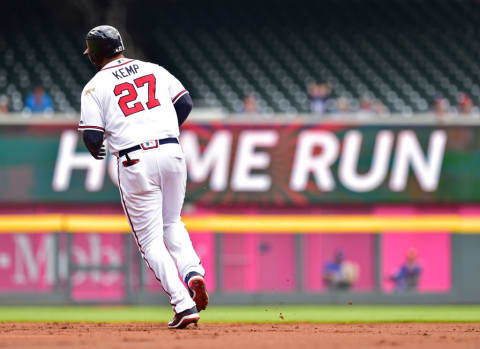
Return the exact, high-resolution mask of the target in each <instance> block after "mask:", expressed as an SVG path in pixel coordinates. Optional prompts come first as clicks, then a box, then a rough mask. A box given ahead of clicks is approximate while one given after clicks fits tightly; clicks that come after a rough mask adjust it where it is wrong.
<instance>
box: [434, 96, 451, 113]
mask: <svg viewBox="0 0 480 349" xmlns="http://www.w3.org/2000/svg"><path fill="white" fill-rule="evenodd" d="M449 112H450V103H449V102H448V99H446V98H444V97H442V96H438V97H437V98H435V101H434V103H433V113H434V114H435V116H436V117H438V118H442V117H444V116H445V115H446V114H448V113H449Z"/></svg>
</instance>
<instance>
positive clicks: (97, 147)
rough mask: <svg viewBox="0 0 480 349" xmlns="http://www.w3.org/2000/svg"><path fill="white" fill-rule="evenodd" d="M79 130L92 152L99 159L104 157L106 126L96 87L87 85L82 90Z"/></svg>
mask: <svg viewBox="0 0 480 349" xmlns="http://www.w3.org/2000/svg"><path fill="white" fill-rule="evenodd" d="M78 130H79V131H81V132H83V142H84V143H85V146H86V147H87V149H88V151H89V152H90V154H91V155H92V156H93V157H94V158H95V159H97V160H102V159H104V158H105V147H104V145H103V139H104V132H105V126H104V121H103V118H102V108H101V107H100V102H99V101H98V99H97V96H96V91H95V88H93V87H91V86H87V87H85V89H84V90H83V92H82V98H81V113H80V123H79V125H78Z"/></svg>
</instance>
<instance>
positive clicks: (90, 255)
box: [71, 234, 125, 301]
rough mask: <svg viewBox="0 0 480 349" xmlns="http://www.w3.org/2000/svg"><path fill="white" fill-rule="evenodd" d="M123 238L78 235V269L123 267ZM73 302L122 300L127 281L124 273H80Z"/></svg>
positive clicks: (74, 252)
mask: <svg viewBox="0 0 480 349" xmlns="http://www.w3.org/2000/svg"><path fill="white" fill-rule="evenodd" d="M124 241H125V236H124V235H123V234H77V235H74V236H73V246H72V259H73V262H74V264H75V265H77V266H97V265H101V266H117V267H118V266H121V265H122V264H124V263H125V251H124ZM71 296H72V298H73V299H74V300H77V301H78V300H109V301H114V300H121V299H123V298H124V297H125V277H124V275H123V273H122V272H121V271H97V270H94V271H77V272H75V274H74V276H73V278H72V295H71Z"/></svg>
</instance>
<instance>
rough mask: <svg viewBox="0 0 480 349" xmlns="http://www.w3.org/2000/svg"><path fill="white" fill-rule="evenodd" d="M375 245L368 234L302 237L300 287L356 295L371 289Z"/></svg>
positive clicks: (307, 235)
mask: <svg viewBox="0 0 480 349" xmlns="http://www.w3.org/2000/svg"><path fill="white" fill-rule="evenodd" d="M374 248H375V246H374V236H373V235H372V234H306V235H305V236H304V259H303V260H304V276H303V277H304V288H305V290H306V291H307V292H322V291H327V290H328V289H329V288H330V289H332V290H334V289H338V288H343V289H349V290H353V291H359V292H367V291H373V290H374V287H375V274H374V273H375V266H374V262H375V249H374Z"/></svg>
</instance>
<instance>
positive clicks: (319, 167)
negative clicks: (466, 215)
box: [290, 131, 339, 191]
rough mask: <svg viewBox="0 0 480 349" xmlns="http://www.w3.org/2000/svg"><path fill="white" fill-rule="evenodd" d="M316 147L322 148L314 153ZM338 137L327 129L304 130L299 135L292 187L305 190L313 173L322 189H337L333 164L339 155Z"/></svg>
mask: <svg viewBox="0 0 480 349" xmlns="http://www.w3.org/2000/svg"><path fill="white" fill-rule="evenodd" d="M315 148H321V152H320V153H319V154H314V150H315ZM338 150H339V142H338V139H337V137H336V136H335V135H334V134H333V133H331V132H327V131H304V132H302V133H301V134H300V135H299V136H298V143H297V149H296V152H295V157H294V160H293V169H292V175H291V177H290V188H291V189H292V190H295V191H303V190H305V189H306V187H307V183H308V177H309V174H310V173H313V176H314V178H315V183H316V184H317V186H318V188H319V189H321V190H322V191H332V190H333V189H335V180H334V178H333V175H332V170H331V168H330V167H331V166H332V165H333V163H334V162H335V160H336V159H337V157H338Z"/></svg>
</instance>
